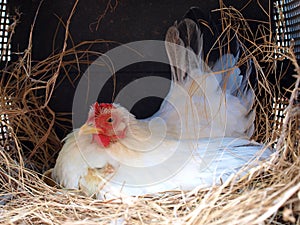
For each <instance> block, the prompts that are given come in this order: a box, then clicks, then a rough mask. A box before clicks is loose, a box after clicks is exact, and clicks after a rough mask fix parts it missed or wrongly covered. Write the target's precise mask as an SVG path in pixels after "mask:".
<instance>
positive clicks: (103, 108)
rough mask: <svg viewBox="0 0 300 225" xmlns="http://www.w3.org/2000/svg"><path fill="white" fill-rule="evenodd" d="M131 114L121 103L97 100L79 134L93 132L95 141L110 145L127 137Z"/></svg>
mask: <svg viewBox="0 0 300 225" xmlns="http://www.w3.org/2000/svg"><path fill="white" fill-rule="evenodd" d="M130 116H132V115H131V114H130V113H129V112H128V111H127V110H126V109H125V108H123V107H121V106H119V105H116V104H110V103H101V104H99V103H98V102H96V103H94V104H93V105H92V106H91V108H90V111H89V115H88V119H87V121H86V123H85V124H84V125H83V126H82V127H81V128H80V130H79V134H80V135H84V134H92V135H93V141H96V142H97V143H98V144H99V145H101V146H103V147H109V145H110V144H111V143H113V142H116V141H117V140H118V139H122V138H125V136H126V129H127V125H128V122H129V117H130Z"/></svg>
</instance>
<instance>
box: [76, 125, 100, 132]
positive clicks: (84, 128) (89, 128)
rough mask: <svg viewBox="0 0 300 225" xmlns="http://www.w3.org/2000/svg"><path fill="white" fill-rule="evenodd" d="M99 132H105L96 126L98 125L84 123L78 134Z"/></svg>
mask: <svg viewBox="0 0 300 225" xmlns="http://www.w3.org/2000/svg"><path fill="white" fill-rule="evenodd" d="M99 133H103V130H102V129H101V128H96V127H93V126H89V125H87V124H84V125H83V126H82V127H80V129H79V133H78V134H79V135H83V134H99Z"/></svg>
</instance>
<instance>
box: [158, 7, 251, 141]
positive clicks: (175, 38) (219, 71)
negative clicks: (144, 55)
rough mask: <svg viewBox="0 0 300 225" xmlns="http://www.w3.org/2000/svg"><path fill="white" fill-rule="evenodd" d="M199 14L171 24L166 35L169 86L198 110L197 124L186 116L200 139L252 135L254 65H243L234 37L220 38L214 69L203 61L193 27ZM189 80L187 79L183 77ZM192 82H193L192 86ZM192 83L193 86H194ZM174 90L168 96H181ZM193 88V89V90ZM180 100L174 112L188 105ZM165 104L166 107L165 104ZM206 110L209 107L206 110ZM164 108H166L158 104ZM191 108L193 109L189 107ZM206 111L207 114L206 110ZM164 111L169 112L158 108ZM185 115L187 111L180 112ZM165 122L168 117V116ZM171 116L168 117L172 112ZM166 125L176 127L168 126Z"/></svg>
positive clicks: (196, 26)
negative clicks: (197, 126) (181, 92)
mask: <svg viewBox="0 0 300 225" xmlns="http://www.w3.org/2000/svg"><path fill="white" fill-rule="evenodd" d="M196 13H197V10H196V9H195V8H193V10H192V11H189V12H188V13H187V14H186V17H188V18H185V19H183V20H182V21H181V22H179V23H177V22H175V24H174V25H173V26H171V27H170V28H169V30H168V31H167V34H166V51H167V54H168V57H169V60H170V64H171V71H172V77H173V82H174V83H178V84H183V85H181V86H182V87H183V88H184V89H186V92H187V93H189V95H190V93H191V95H190V97H192V99H193V104H195V107H197V109H196V108H195V110H197V111H198V115H197V116H198V118H199V120H200V122H199V121H198V122H196V121H194V122H193V120H192V119H191V118H189V120H191V121H190V124H195V123H199V124H200V126H205V128H204V127H201V128H200V129H201V132H202V133H201V135H200V136H202V137H205V136H210V135H215V136H218V135H220V134H223V135H229V136H232V135H233V136H244V135H247V136H248V137H250V136H251V135H252V133H253V130H254V125H253V124H254V119H255V110H254V109H253V103H254V96H255V95H254V91H253V89H252V88H251V85H250V84H249V78H250V76H251V74H252V61H251V60H250V59H249V60H246V61H245V63H242V64H243V65H241V58H240V57H243V56H244V55H245V54H244V49H243V47H242V46H241V44H240V43H239V40H238V37H237V36H236V34H231V33H229V34H228V35H229V36H230V37H227V39H226V38H225V37H223V39H224V40H222V41H221V43H223V42H224V41H226V40H229V43H225V44H224V43H223V44H221V43H220V46H219V48H220V54H222V55H221V56H220V57H219V59H218V60H216V61H215V63H214V64H213V66H211V67H209V66H208V65H205V63H204V61H203V59H204V55H203V47H204V46H203V34H202V32H201V30H200V25H199V24H198V23H197V19H195V17H197V15H196ZM187 78H191V79H187ZM193 81H195V82H193ZM195 85H196V86H197V87H196V88H195ZM175 87H176V86H174V88H173V89H171V91H170V94H169V96H172V97H174V96H176V98H179V97H178V96H179V94H178V93H179V91H178V90H176V88H175ZM191 90H192V91H191ZM185 101H186V100H185V99H184V98H182V99H180V100H179V99H178V101H176V104H177V105H179V107H178V108H180V109H181V108H183V109H184V107H185V106H186V105H188V104H187V102H185ZM166 105H167V104H166ZM207 106H209V107H207ZM162 108H164V105H163V106H162ZM192 108H193V107H192ZM206 110H207V111H206ZM162 111H164V112H168V110H162ZM182 113H183V114H186V111H182ZM166 115H167V116H165V117H166V118H167V120H169V119H170V118H172V116H169V114H168V113H167V114H166ZM170 115H171V113H170ZM170 123H171V124H172V123H174V122H171V121H170Z"/></svg>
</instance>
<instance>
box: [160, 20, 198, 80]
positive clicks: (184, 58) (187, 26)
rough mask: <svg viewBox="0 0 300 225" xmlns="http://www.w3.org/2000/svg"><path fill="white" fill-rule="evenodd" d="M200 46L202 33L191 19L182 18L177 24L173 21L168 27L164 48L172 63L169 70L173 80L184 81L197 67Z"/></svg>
mask: <svg viewBox="0 0 300 225" xmlns="http://www.w3.org/2000/svg"><path fill="white" fill-rule="evenodd" d="M174 44H176V45H177V46H175V45H174ZM202 46H203V39H202V34H201V32H200V30H199V28H198V26H197V24H196V23H195V22H194V21H192V20H191V19H184V20H182V21H181V22H180V23H179V24H177V22H175V24H174V25H173V26H171V27H170V28H169V29H168V31H167V34H166V50H167V54H168V57H169V60H170V63H171V65H172V66H171V72H172V77H173V81H174V82H176V81H178V82H184V80H185V79H186V78H187V75H188V74H189V73H190V72H191V71H192V70H193V69H196V68H199V65H200V62H201V59H202ZM180 47H183V48H180Z"/></svg>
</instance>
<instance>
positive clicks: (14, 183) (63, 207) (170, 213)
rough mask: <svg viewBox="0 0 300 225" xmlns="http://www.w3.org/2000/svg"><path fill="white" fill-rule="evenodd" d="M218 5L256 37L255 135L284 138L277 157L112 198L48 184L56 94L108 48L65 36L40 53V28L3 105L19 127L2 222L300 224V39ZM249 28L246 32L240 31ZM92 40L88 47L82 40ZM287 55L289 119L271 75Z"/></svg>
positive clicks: (230, 21) (3, 154) (14, 128)
mask: <svg viewBox="0 0 300 225" xmlns="http://www.w3.org/2000/svg"><path fill="white" fill-rule="evenodd" d="M75 9H76V4H75V5H74V8H73V11H72V13H71V15H70V17H69V19H68V21H67V23H66V24H65V28H66V33H65V43H66V41H67V40H68V37H69V34H68V27H69V24H70V23H71V17H72V14H73V13H74V11H75ZM218 10H221V12H222V13H221V15H222V22H223V29H224V32H227V31H229V30H232V29H234V30H235V31H236V32H238V35H239V38H240V39H241V40H242V41H243V42H248V43H251V46H252V47H251V48H248V50H247V57H252V59H253V61H254V63H255V69H256V71H257V77H258V80H259V83H258V87H257V99H256V104H257V112H258V116H257V120H256V122H257V124H256V133H255V135H254V139H256V140H260V141H261V142H263V143H265V144H266V145H268V146H272V145H273V146H274V144H275V141H276V147H275V150H276V151H275V153H274V155H273V156H272V158H271V159H270V160H269V161H267V162H266V163H265V164H263V165H260V166H259V167H257V168H256V169H255V170H254V171H252V172H251V173H250V174H248V175H247V176H245V177H244V178H243V179H242V180H240V181H239V182H238V183H231V182H230V181H228V182H226V183H224V184H223V185H222V186H220V187H213V188H209V189H204V190H203V189H199V190H193V191H191V192H171V191H170V192H166V193H160V194H157V195H152V196H144V197H140V198H127V199H121V200H120V201H118V202H113V201H111V202H109V201H106V202H103V201H99V200H95V199H92V198H88V197H84V196H81V195H80V194H78V193H75V192H68V191H65V190H62V189H57V188H56V187H50V186H48V185H47V184H46V183H45V182H44V181H43V179H41V178H42V175H41V173H42V172H43V171H45V170H46V169H48V168H49V167H51V166H53V163H54V162H55V156H56V154H57V152H58V151H59V149H60V147H61V142H60V140H58V137H57V136H56V134H55V132H54V129H53V127H54V126H56V125H58V124H57V123H59V121H61V120H62V119H63V118H64V116H63V115H58V114H56V113H55V112H54V111H53V110H52V109H51V108H50V107H49V104H48V103H49V101H50V99H51V96H52V92H53V89H54V87H56V86H57V85H58V84H57V78H58V77H59V76H68V69H70V68H72V67H79V65H80V64H84V63H87V64H88V63H89V62H87V61H86V60H85V59H86V57H85V56H86V55H87V54H94V55H97V54H98V53H95V52H91V51H89V46H90V44H95V42H94V43H88V42H86V43H82V44H80V45H78V46H74V47H72V48H69V49H67V46H66V44H65V45H64V46H63V49H62V51H61V52H60V53H59V54H55V55H53V56H51V57H49V58H47V59H45V60H43V61H40V62H36V63H33V62H32V61H31V36H30V37H29V46H28V49H27V51H26V52H24V54H23V55H22V57H20V58H19V60H18V62H16V63H14V64H13V65H11V66H7V67H6V68H5V69H4V70H3V71H1V72H2V75H1V85H0V89H1V92H0V93H1V95H0V106H1V115H5V116H8V118H9V123H6V124H4V123H5V122H4V121H2V123H3V125H5V126H6V127H7V129H8V130H9V131H10V132H11V133H10V135H9V137H8V138H7V142H6V147H7V146H9V150H6V149H5V148H4V147H1V149H0V158H1V159H0V163H1V168H0V185H1V194H0V223H1V224H62V223H64V224H96V223H97V224H151V223H152V224H300V173H299V171H300V157H299V156H300V147H299V139H300V131H299V125H300V123H299V117H300V105H299V99H298V100H297V97H298V91H299V81H300V68H299V65H298V64H297V60H296V57H295V55H294V53H293V44H292V43H291V45H290V47H284V48H283V47H279V46H277V45H276V44H275V43H274V41H273V36H272V35H271V32H270V27H271V26H270V24H262V25H261V26H260V27H259V30H258V31H257V32H260V34H262V35H257V34H254V33H252V32H251V31H250V30H248V24H247V21H246V20H245V19H244V18H243V17H242V15H241V14H240V13H239V12H238V11H237V10H235V9H233V8H221V9H218ZM33 27H34V26H33ZM241 28H243V32H239V31H240V29H241ZM257 36H260V37H261V38H260V39H257V38H256V37H257ZM264 37H267V38H265V39H264ZM98 43H101V42H98ZM83 48H85V50H84V51H82V50H79V49H83ZM275 53H276V54H275ZM68 56H72V57H68ZM241 58H242V57H241ZM68 59H71V60H68ZM283 59H287V60H289V61H290V62H291V63H292V64H293V65H294V67H295V68H296V69H295V75H294V77H295V83H294V84H293V85H292V86H291V87H290V88H289V89H288V90H286V92H287V93H289V99H288V101H287V106H286V108H285V109H284V120H283V122H282V124H281V125H280V127H279V126H276V123H275V122H276V121H274V120H275V119H274V116H272V115H274V110H275V109H274V108H276V105H275V107H274V104H273V102H274V99H282V97H284V94H285V93H282V92H281V93H280V94H276V96H275V94H274V93H277V89H279V87H278V86H276V85H275V86H274V85H272V84H270V82H269V81H268V76H271V75H270V74H272V73H273V72H274V70H275V66H276V64H277V63H279V62H280V61H281V60H283ZM262 65H264V67H262ZM266 65H267V66H266ZM282 76H283V74H281V75H280V76H278V77H282ZM68 78H69V79H70V80H74V79H76V77H75V78H74V77H68ZM279 81H280V80H277V83H279ZM41 93H42V94H41ZM7 102H10V104H8V103H7ZM24 143H25V144H24ZM28 146H32V147H28Z"/></svg>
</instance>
